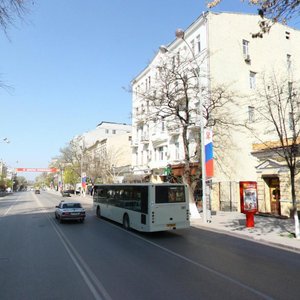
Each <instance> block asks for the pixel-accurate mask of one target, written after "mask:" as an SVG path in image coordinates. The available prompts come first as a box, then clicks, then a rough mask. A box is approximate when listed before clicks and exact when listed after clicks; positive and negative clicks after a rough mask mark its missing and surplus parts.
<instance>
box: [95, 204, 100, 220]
mask: <svg viewBox="0 0 300 300" xmlns="http://www.w3.org/2000/svg"><path fill="white" fill-rule="evenodd" d="M96 215H97V218H99V219H100V218H101V209H100V206H98V207H97V210H96Z"/></svg>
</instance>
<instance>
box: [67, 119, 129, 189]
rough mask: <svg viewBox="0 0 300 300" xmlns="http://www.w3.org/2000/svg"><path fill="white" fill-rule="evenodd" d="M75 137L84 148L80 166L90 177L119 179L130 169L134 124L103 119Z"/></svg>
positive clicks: (104, 180) (80, 147)
mask: <svg viewBox="0 0 300 300" xmlns="http://www.w3.org/2000/svg"><path fill="white" fill-rule="evenodd" d="M73 141H74V142H75V143H76V144H78V145H79V147H78V149H80V151H82V154H81V155H82V161H81V169H82V172H83V173H86V175H87V176H88V177H90V178H93V179H95V180H96V179H97V180H98V181H101V182H103V183H105V182H112V181H114V182H119V181H122V180H123V178H124V176H125V175H126V174H127V173H128V172H129V171H131V125H128V124H120V123H114V122H101V123H100V124H99V125H98V126H97V127H96V129H94V130H91V131H88V132H85V133H84V134H82V135H80V136H76V137H75V138H74V139H73Z"/></svg>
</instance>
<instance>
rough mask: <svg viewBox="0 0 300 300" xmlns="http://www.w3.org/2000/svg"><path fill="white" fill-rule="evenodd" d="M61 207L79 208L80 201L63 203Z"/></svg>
mask: <svg viewBox="0 0 300 300" xmlns="http://www.w3.org/2000/svg"><path fill="white" fill-rule="evenodd" d="M62 208H81V204H80V203H64V204H63V206H62Z"/></svg>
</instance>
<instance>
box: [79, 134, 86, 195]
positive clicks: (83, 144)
mask: <svg viewBox="0 0 300 300" xmlns="http://www.w3.org/2000/svg"><path fill="white" fill-rule="evenodd" d="M81 142H82V145H81V146H80V149H81V158H80V182H81V190H80V196H83V197H85V187H83V177H86V174H83V154H84V151H85V140H84V136H81Z"/></svg>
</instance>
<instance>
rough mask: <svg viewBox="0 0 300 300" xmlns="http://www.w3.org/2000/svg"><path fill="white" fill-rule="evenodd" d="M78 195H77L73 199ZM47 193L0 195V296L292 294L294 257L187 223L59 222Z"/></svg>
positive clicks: (296, 272) (297, 290)
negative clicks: (148, 229) (138, 227)
mask: <svg viewBox="0 0 300 300" xmlns="http://www.w3.org/2000/svg"><path fill="white" fill-rule="evenodd" d="M76 199H77V200H80V198H79V197H78V198H76ZM60 200H62V197H60V196H58V195H53V194H50V193H47V192H41V194H40V195H35V194H34V193H33V192H22V193H15V194H13V195H9V196H6V197H4V198H0V299H1V300H6V299H7V300H8V299H9V300H14V299H17V300H19V299H22V300H27V299H28V300H32V299H105V300H108V299H117V300H118V299H122V300H123V299H124V300H127V299H128V300H135V299H137V300H139V299H141V300H147V299H151V300H152V299H155V300H158V299H164V300H167V299H172V300H176V299H285V300H286V299H299V297H300V296H299V295H300V255H299V254H296V253H293V252H289V251H284V250H280V249H276V248H272V247H268V246H265V245H261V244H256V243H254V242H251V241H247V240H242V239H238V238H235V237H230V236H227V235H222V234H216V233H213V232H209V231H205V230H201V229H197V228H193V227H191V228H190V229H186V230H179V231H170V232H160V233H151V234H149V233H147V234H145V233H144V234H142V233H138V232H134V231H125V230H124V229H123V228H122V227H121V226H120V225H118V224H115V223H113V222H110V221H108V220H103V219H97V218H96V216H95V214H94V213H93V212H92V210H91V208H92V205H91V200H90V198H88V197H87V198H85V199H84V200H82V203H83V206H84V207H86V209H87V213H88V215H87V218H86V221H85V223H84V224H81V223H77V222H69V223H63V224H60V223H58V222H57V220H55V218H54V213H53V212H54V206H55V205H56V204H58V202H59V201H60Z"/></svg>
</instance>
